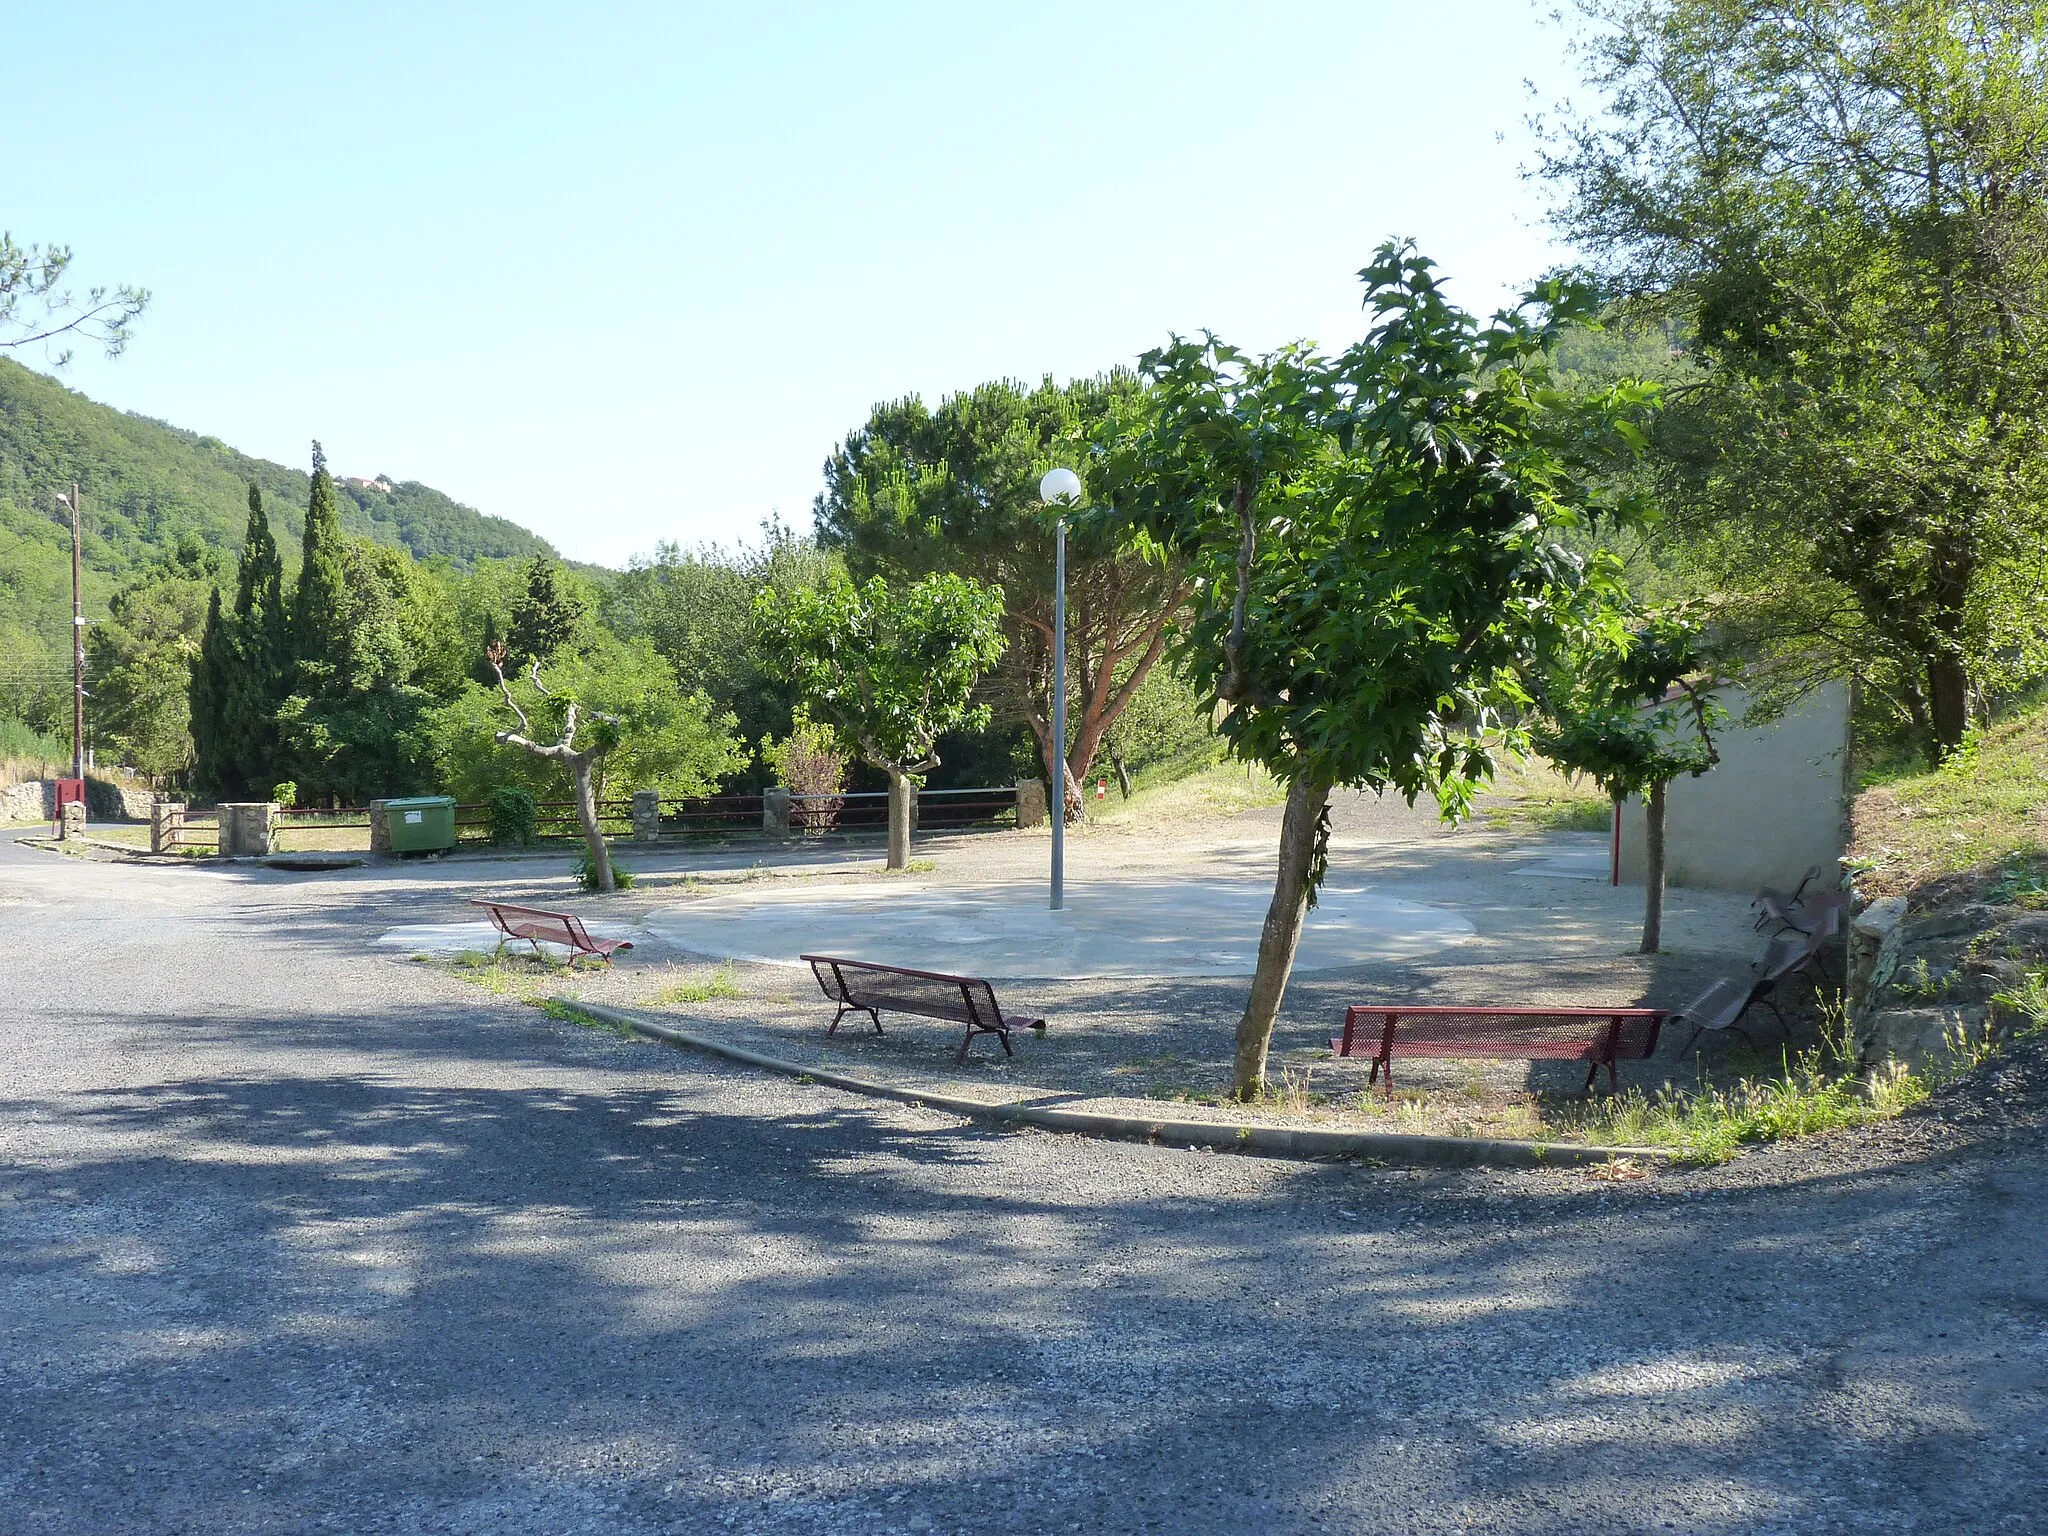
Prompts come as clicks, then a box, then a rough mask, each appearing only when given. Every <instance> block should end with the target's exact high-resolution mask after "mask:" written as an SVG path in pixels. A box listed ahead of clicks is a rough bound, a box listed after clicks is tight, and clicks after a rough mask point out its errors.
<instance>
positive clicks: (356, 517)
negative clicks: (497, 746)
mask: <svg viewBox="0 0 2048 1536" xmlns="http://www.w3.org/2000/svg"><path fill="white" fill-rule="evenodd" d="M73 479H77V480H78V481H80V482H81V483H82V484H83V485H84V488H85V540H84V550H83V557H84V568H85V569H84V575H85V607H86V616H87V617H88V618H89V619H92V620H93V621H94V622H98V621H100V620H102V619H104V618H105V616H106V614H107V610H108V604H109V602H110V600H111V598H112V596H113V594H114V593H115V591H117V590H118V589H119V588H120V587H121V586H123V585H124V584H126V583H128V582H130V581H133V580H135V579H136V578H137V577H139V576H141V575H142V574H143V573H144V572H145V571H146V570H148V569H150V568H153V567H155V566H159V565H161V564H163V563H165V562H166V561H168V560H170V559H172V558H174V556H175V554H176V551H177V547H178V543H179V540H180V539H182V538H183V537H185V536H186V535H188V534H189V535H192V536H195V537H197V538H198V539H199V540H200V542H201V543H203V544H204V545H205V546H206V547H207V549H209V550H210V551H212V552H213V553H214V554H216V555H218V556H220V557H222V558H223V559H226V558H228V557H231V556H232V555H233V554H234V553H235V551H236V549H237V548H238V547H239V543H240V542H241V540H242V537H243V529H244V525H245V522H246V514H247V503H248V488H249V486H250V485H251V484H252V483H253V484H255V485H257V486H258V487H259V488H260V490H261V492H262V495H263V498H264V502H265V504H266V505H267V506H268V507H270V508H272V509H273V510H274V511H275V513H276V521H275V523H274V524H273V527H274V529H275V533H276V537H277V538H278V539H279V540H280V541H283V542H284V543H285V544H286V545H287V546H288V547H289V548H292V549H296V547H297V545H298V543H299V540H300V536H301V531H302V524H301V521H300V511H299V509H301V508H303V507H305V506H306V505H307V504H308V501H309V491H310V482H309V480H308V477H307V476H306V474H305V473H304V472H302V471H297V470H291V469H287V468H285V467H284V466H282V465H278V464H272V463H269V462H267V461H266V460H262V459H255V458H251V457H249V456H248V455H246V454H241V453H237V452H235V451H234V450H233V449H231V448H229V447H227V446H226V445H225V444H223V443H221V442H220V441H218V440H217V439H214V438H209V437H202V436H200V435H199V434H197V433H194V432H187V431H183V430H180V429H178V428H175V427H170V426H166V425H165V424H164V423H162V422H157V421H151V420H149V419H148V418H146V417H142V416H132V415H128V414H125V413H123V412H120V411H116V410H114V409H112V408H110V407H108V406H104V405H99V404H96V403H94V402H93V401H91V400H88V399H86V398H85V397H84V396H82V395H79V394H76V393H74V392H73V391H71V390H69V389H66V388H65V387H64V386H63V385H62V384H59V383H58V382H57V381H56V380H54V379H51V378H49V377H47V376H45V375H44V374H41V373H36V372H33V371H31V370H30V369H27V368H24V367H22V366H20V365H19V364H18V363H15V362H13V361H10V360H8V359H6V358H4V357H0V712H4V713H9V714H12V715H15V716H17V717H23V718H25V717H27V715H28V714H30V713H36V714H41V715H45V716H47V717H48V719H49V720H51V721H54V720H55V719H56V718H57V717H58V716H60V715H61V716H63V717H64V718H65V719H66V720H68V717H69V711H70V705H69V703H68V693H69V688H70V675H71V657H70V649H69V647H70V638H69V637H70V630H71V568H70V558H71V553H70V543H71V530H70V524H69V521H68V519H66V518H60V517H57V516H54V515H53V511H54V497H55V496H56V495H57V494H58V493H59V492H60V491H66V492H68V491H69V490H70V488H71V482H72V480H73ZM334 492H335V498H336V505H337V507H338V509H339V513H340V519H341V526H342V528H343V530H344V531H346V532H348V533H352V534H355V535H359V536H362V537H366V538H369V539H371V540H373V541H375V542H378V543H381V544H384V545H387V546H390V547H395V548H404V549H407V550H409V551H411V552H412V553H413V554H414V555H416V556H418V557H419V558H420V559H422V560H427V559H444V560H446V561H447V562H448V563H449V564H450V565H451V566H453V567H454V568H455V569H457V570H467V569H469V568H470V567H472V566H473V565H475V564H476V563H478V562H480V561H483V560H486V559H491V558H510V557H519V558H524V557H526V556H530V555H533V554H536V553H543V554H544V553H550V551H549V550H548V547H547V545H546V544H544V543H543V542H542V541H541V540H540V539H538V538H536V537H535V536H534V535H532V534H530V533H528V532H527V531H526V530H524V529H522V528H519V527H517V526H515V525H513V524H511V523H508V522H505V521H504V520H503V519H500V518H492V517H485V516H483V515H482V514H480V513H478V512H476V511H474V510H472V509H471V508H468V507H464V506H461V505H459V504H457V503H456V502H454V501H451V500H450V499H449V498H448V497H446V496H444V495H442V494H441V493H440V492H439V491H436V490H434V489H432V488H431V487H429V486H425V485H420V484H417V483H415V482H401V483H399V484H397V485H395V486H394V488H393V489H392V490H391V491H389V492H382V491H373V490H366V489H362V488H359V487H354V486H350V485H347V484H341V485H336V486H335V487H334ZM224 606H225V604H224ZM469 644H470V647H471V648H472V649H473V648H474V646H475V645H476V644H477V640H476V638H475V637H474V636H472V637H471V638H470V642H469ZM66 729H68V725H67V726H66Z"/></svg>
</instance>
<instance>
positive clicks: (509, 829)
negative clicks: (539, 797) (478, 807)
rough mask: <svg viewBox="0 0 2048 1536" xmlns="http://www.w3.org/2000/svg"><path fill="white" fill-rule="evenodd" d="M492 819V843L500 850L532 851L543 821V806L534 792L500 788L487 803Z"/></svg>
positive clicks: (509, 786)
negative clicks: (540, 807) (541, 816)
mask: <svg viewBox="0 0 2048 1536" xmlns="http://www.w3.org/2000/svg"><path fill="white" fill-rule="evenodd" d="M485 814H486V815H487V816H489V817H490V822H491V841H492V842H493V843H495V844H496V845H497V846H498V847H500V848H530V847H532V846H533V839H534V829H535V825H536V823H537V820H538V817H539V806H538V802H536V801H535V800H534V798H533V794H532V792H531V791H530V790H524V789H519V788H516V787H515V786H513V785H509V784H500V785H499V786H498V787H497V788H496V789H494V790H492V791H491V797H490V799H489V800H488V801H487V802H485Z"/></svg>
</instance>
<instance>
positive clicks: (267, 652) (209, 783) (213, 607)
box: [191, 483, 291, 796]
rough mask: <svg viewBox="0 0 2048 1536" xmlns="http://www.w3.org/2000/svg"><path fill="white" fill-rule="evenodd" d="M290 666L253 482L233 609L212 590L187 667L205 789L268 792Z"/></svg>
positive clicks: (277, 578)
mask: <svg viewBox="0 0 2048 1536" xmlns="http://www.w3.org/2000/svg"><path fill="white" fill-rule="evenodd" d="M290 668H291V632H290V628H289V625H288V621H287V616H286V613H285V605H284V562H283V560H282V559H281V558H280V557H279V555H278V552H277V540H276V538H275V537H273V536H272V534H271V531H270V519H269V518H267V517H266V516H264V513H263V493H262V491H261V490H259V489H258V488H257V487H256V486H255V485H254V484H253V483H252V484H251V485H250V486H249V524H248V528H247V530H246V531H245V532H244V534H243V536H242V555H241V560H240V562H239V563H238V565H237V568H236V572H235V602H234V607H233V608H232V609H227V610H224V609H223V607H222V605H221V600H220V590H219V589H218V588H215V589H214V593H213V598H212V601H211V602H210V603H209V604H208V607H207V612H206V628H205V630H204V631H203V633H202V634H201V636H200V642H199V655H198V658H197V659H196V660H195V661H194V663H193V668H192V690H191V698H192V745H193V758H194V770H195V774H196V776H197V778H198V780H199V782H200V783H201V784H202V785H203V786H204V787H206V788H208V789H211V790H213V791H214V792H215V793H217V794H222V795H229V796H236V795H249V794H267V793H268V792H269V788H270V785H271V784H272V783H273V782H274V781H275V780H276V779H277V778H278V776H279V774H280V771H281V769H282V767H283V763H282V758H281V754H280V751H279V745H278V730H277V708H278V705H279V704H280V703H281V702H282V701H283V699H284V695H285V693H286V691H287V686H288V684H289V682H290Z"/></svg>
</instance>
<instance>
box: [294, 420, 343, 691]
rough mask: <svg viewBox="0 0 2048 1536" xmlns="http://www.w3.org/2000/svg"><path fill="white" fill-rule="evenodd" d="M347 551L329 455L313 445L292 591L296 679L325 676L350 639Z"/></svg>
mask: <svg viewBox="0 0 2048 1536" xmlns="http://www.w3.org/2000/svg"><path fill="white" fill-rule="evenodd" d="M346 561H347V551H346V549H345V547H344V545H343V543H342V535H341V514H340V512H339V511H337V510H336V508H335V505H334V480H333V478H332V477H331V476H330V475H329V474H328V473H327V455H326V454H324V453H323V452H321V449H320V445H319V444H318V443H315V444H313V488H312V491H311V493H310V494H309V496H308V498H307V501H306V523H305V531H304V533H303V535H302V536H301V539H300V544H299V583H298V586H297V588H296V589H295V590H294V591H293V593H292V660H293V662H294V663H295V669H296V673H297V676H298V678H299V679H300V680H301V683H302V684H303V683H304V682H306V681H310V680H313V679H318V678H323V677H325V676H326V675H327V671H326V669H328V668H329V667H332V666H334V665H335V663H336V658H337V657H338V656H339V654H340V652H341V650H342V648H343V646H344V645H346V644H347V642H348V641H349V639H350V634H349V624H348V620H347V617H346V614H345V604H346V602H347V597H348V569H347V563H346Z"/></svg>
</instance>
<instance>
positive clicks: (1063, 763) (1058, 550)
mask: <svg viewBox="0 0 2048 1536" xmlns="http://www.w3.org/2000/svg"><path fill="white" fill-rule="evenodd" d="M1038 499H1039V500H1040V501H1042V502H1044V503H1045V504H1046V505H1047V506H1049V507H1060V508H1062V509H1064V510H1068V511H1071V510H1072V509H1073V508H1075V507H1078V506H1079V505H1080V504H1081V477H1080V476H1079V475H1077V474H1075V473H1074V472H1073V471H1072V470H1071V469H1068V468H1066V467H1065V466H1064V465H1062V466H1061V467H1059V468H1057V469H1049V470H1047V471H1046V472H1045V478H1044V479H1043V480H1040V481H1039V482H1038ZM1053 542H1054V549H1055V554H1054V556H1053V589H1052V760H1053V763H1054V771H1053V779H1054V783H1053V784H1052V786H1051V788H1052V800H1053V806H1052V910H1053V911H1055V912H1059V911H1063V910H1064V909H1065V908H1066V905H1067V520H1066V519H1065V518H1064V517H1062V518H1061V519H1060V520H1059V522H1058V525H1057V526H1056V528H1055V530H1054V533H1053Z"/></svg>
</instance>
